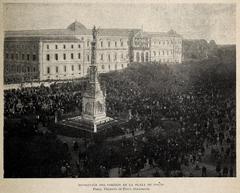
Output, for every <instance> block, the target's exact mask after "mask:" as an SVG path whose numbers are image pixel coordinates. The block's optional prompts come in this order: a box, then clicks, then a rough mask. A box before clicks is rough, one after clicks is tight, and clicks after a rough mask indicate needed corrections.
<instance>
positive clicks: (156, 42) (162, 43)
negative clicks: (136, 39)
mask: <svg viewBox="0 0 240 193" xmlns="http://www.w3.org/2000/svg"><path fill="white" fill-rule="evenodd" d="M174 43H175V44H177V43H179V44H181V43H182V42H181V41H174ZM152 44H153V45H157V44H158V45H165V44H166V45H169V44H170V45H172V44H173V40H161V41H152Z"/></svg>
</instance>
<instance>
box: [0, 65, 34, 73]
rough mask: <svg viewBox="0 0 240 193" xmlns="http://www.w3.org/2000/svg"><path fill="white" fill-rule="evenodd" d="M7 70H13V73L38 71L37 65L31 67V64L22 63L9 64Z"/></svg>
mask: <svg viewBox="0 0 240 193" xmlns="http://www.w3.org/2000/svg"><path fill="white" fill-rule="evenodd" d="M5 71H6V72H11V73H14V72H17V73H22V72H24V73H25V72H28V73H29V72H36V71H37V70H36V67H30V66H27V67H26V66H21V65H18V66H7V67H6V68H5Z"/></svg>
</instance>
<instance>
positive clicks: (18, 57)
mask: <svg viewBox="0 0 240 193" xmlns="http://www.w3.org/2000/svg"><path fill="white" fill-rule="evenodd" d="M5 59H6V60H27V61H30V60H32V61H36V60H37V56H36V54H19V53H15V54H14V53H6V55H5Z"/></svg>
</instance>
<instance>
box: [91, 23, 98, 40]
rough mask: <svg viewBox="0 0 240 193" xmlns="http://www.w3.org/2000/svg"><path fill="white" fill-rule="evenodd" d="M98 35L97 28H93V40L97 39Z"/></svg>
mask: <svg viewBox="0 0 240 193" xmlns="http://www.w3.org/2000/svg"><path fill="white" fill-rule="evenodd" d="M97 35H98V30H97V29H96V26H95V25H94V26H93V30H92V36H93V40H96V39H97Z"/></svg>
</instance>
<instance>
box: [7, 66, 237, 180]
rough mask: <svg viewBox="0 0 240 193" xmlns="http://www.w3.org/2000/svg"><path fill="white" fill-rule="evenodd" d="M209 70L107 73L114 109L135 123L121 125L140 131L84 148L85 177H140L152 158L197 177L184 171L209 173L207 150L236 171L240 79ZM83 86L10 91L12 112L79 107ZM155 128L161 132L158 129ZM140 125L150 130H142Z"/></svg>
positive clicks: (224, 171) (224, 170)
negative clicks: (112, 173) (239, 83)
mask: <svg viewBox="0 0 240 193" xmlns="http://www.w3.org/2000/svg"><path fill="white" fill-rule="evenodd" d="M208 68H212V67H206V69H201V68H199V67H198V65H192V66H190V65H187V66H186V65H182V66H180V67H179V66H178V67H176V66H167V65H164V64H138V65H134V66H130V67H129V68H127V69H125V70H124V71H120V72H112V73H108V74H104V75H101V76H100V80H101V83H102V85H104V88H105V89H106V107H107V114H108V115H109V116H111V117H118V118H119V119H122V117H123V116H122V115H126V114H127V117H128V119H127V120H128V124H127V126H125V127H124V128H122V129H123V130H124V131H125V132H126V133H127V132H128V131H129V130H130V131H132V135H133V137H132V139H125V138H124V137H123V138H122V139H121V140H120V142H119V141H117V142H115V143H111V145H109V144H108V145H106V143H104V145H101V144H95V145H90V146H89V147H88V148H87V149H86V152H84V153H79V160H78V161H77V163H76V164H77V166H78V168H79V177H84V176H85V177H86V176H96V177H106V176H108V171H109V170H110V169H111V168H113V167H118V168H119V175H121V176H132V175H133V174H136V173H137V175H140V174H139V171H140V170H141V169H142V168H144V167H145V166H146V164H147V165H150V167H158V168H160V169H161V170H163V171H164V175H165V176H186V175H189V176H192V175H194V174H192V173H190V174H186V172H185V171H183V168H184V167H188V166H194V167H195V168H196V169H197V170H200V169H201V170H202V176H207V175H208V171H207V166H205V165H203V166H200V164H199V163H203V161H204V159H205V155H206V154H207V151H208V150H210V151H211V157H210V158H209V160H210V163H211V164H213V165H214V166H215V167H216V173H217V174H218V176H233V175H234V173H235V172H234V170H235V167H236V162H235V159H236V97H235V86H236V85H235V84H236V82H235V78H234V76H232V74H228V73H225V72H224V73H221V71H220V73H217V72H213V71H211V69H208ZM186 69H187V70H186ZM208 72H211V73H208ZM83 89H84V85H83V84H82V83H62V84H53V85H52V86H50V87H43V86H42V87H39V88H25V89H21V90H11V91H5V93H4V97H5V106H4V114H5V118H12V117H15V116H17V115H29V114H37V115H39V116H40V117H41V118H42V119H44V117H46V116H54V114H55V113H56V112H59V111H60V112H61V114H66V113H69V112H73V111H79V113H80V112H81V97H82V94H81V93H82V92H81V91H82V90H83ZM163 120H168V121H170V122H173V123H177V124H176V125H177V126H176V128H171V127H172V125H171V126H169V127H168V126H166V125H163V123H162V122H163ZM156 129H159V131H160V132H158V133H157V134H156V133H153V130H156ZM140 131H144V133H145V134H144V135H139V136H138V133H139V132H140ZM161 131H164V132H161ZM163 133H165V134H164V135H163ZM96 147H97V148H96ZM106 148H108V149H106ZM120 152H121V153H120ZM209 160H208V161H209ZM62 170H64V171H65V169H64V168H62ZM155 175H156V176H157V175H158V174H155Z"/></svg>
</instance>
